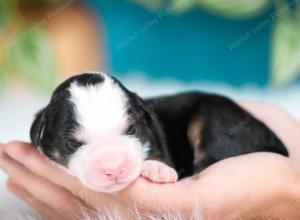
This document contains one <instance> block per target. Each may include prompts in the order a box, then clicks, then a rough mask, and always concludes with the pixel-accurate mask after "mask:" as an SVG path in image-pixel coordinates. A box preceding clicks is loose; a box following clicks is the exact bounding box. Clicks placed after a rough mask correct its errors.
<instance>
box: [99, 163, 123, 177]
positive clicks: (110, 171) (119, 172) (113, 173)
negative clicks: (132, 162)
mask: <svg viewBox="0 0 300 220" xmlns="http://www.w3.org/2000/svg"><path fill="white" fill-rule="evenodd" d="M102 170H103V173H104V174H105V176H106V177H107V179H109V180H117V179H120V178H122V177H123V176H124V174H125V173H126V170H127V168H126V166H125V165H121V166H119V167H117V168H102Z"/></svg>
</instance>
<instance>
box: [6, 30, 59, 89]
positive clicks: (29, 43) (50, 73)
mask: <svg viewBox="0 0 300 220" xmlns="http://www.w3.org/2000/svg"><path fill="white" fill-rule="evenodd" d="M8 62H9V68H10V69H11V70H12V71H13V72H15V73H17V74H18V75H19V76H20V77H21V79H23V80H25V81H27V82H28V83H30V84H31V85H32V86H33V87H34V88H37V89H39V90H41V91H44V92H47V93H48V92H50V91H52V90H53V88H54V86H55V84H56V76H57V70H56V63H55V59H54V53H53V50H52V47H51V45H50V42H49V40H48V36H47V34H46V33H45V32H44V31H43V30H42V29H39V28H37V27H32V28H29V29H26V30H25V31H24V32H22V33H20V34H19V35H18V36H17V37H16V38H15V39H14V40H13V41H12V43H11V45H10V48H9V50H8Z"/></svg>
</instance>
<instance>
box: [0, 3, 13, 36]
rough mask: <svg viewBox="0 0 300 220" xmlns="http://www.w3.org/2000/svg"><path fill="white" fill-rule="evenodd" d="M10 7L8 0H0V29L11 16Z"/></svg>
mask: <svg viewBox="0 0 300 220" xmlns="http://www.w3.org/2000/svg"><path fill="white" fill-rule="evenodd" d="M11 7H12V5H11V4H10V1H7V0H1V1H0V30H1V29H2V28H3V27H4V26H5V24H6V23H7V22H8V20H9V18H10V16H11V13H12V11H11V9H12V8H11Z"/></svg>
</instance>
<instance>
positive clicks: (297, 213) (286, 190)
mask: <svg viewBox="0 0 300 220" xmlns="http://www.w3.org/2000/svg"><path fill="white" fill-rule="evenodd" d="M297 163H298V164H294V165H296V166H293V167H292V169H293V168H294V171H295V172H293V173H294V174H293V175H292V177H291V178H290V179H289V180H286V181H284V184H283V186H282V191H281V194H280V195H279V196H278V197H277V198H275V199H274V200H273V202H272V203H271V204H272V206H271V207H270V209H269V210H270V211H269V212H268V213H267V214H268V217H270V218H271V219H291V220H293V219H300V165H299V161H298V162H297ZM287 179H288V178H287Z"/></svg>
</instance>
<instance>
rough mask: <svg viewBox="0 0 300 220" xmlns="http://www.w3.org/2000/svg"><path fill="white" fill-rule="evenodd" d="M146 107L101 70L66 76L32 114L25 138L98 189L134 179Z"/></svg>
mask: <svg viewBox="0 0 300 220" xmlns="http://www.w3.org/2000/svg"><path fill="white" fill-rule="evenodd" d="M151 114H152V113H151V111H150V109H148V108H147V106H146V105H145V103H144V102H143V101H142V100H141V99H140V98H139V97H138V96H137V95H135V94H134V93H132V92H130V91H128V90H127V89H126V88H125V87H123V86H122V85H121V83H120V82H118V81H117V80H116V79H114V78H113V77H111V76H109V75H107V74H104V73H86V74H82V75H78V76H75V77H72V78H70V79H69V80H67V81H65V82H64V83H62V84H61V85H60V86H59V87H58V88H57V89H56V90H55V91H54V93H53V96H52V98H51V101H50V103H49V104H48V105H47V106H46V107H45V108H44V109H42V110H41V111H40V112H39V113H38V114H37V116H36V119H35V121H34V123H33V125H32V127H31V132H30V135H31V140H32V143H33V144H34V145H35V146H38V148H39V149H40V150H41V151H42V152H43V153H44V154H45V155H47V156H48V157H49V158H50V159H52V160H54V161H56V162H58V163H60V164H62V165H64V166H65V167H67V168H68V169H69V171H70V172H71V173H72V174H73V175H75V176H77V177H78V178H79V179H80V181H81V182H82V183H83V184H85V185H86V186H88V187H90V188H92V189H94V190H96V191H101V192H114V191H118V190H121V189H123V188H124V187H126V186H127V185H128V184H130V183H131V182H132V181H133V180H135V179H136V178H137V177H138V176H139V174H140V171H141V165H142V162H143V160H144V159H145V158H146V157H147V152H148V150H149V149H148V146H149V144H150V142H151V139H153V136H154V134H153V133H152V125H153V117H152V115H151Z"/></svg>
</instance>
